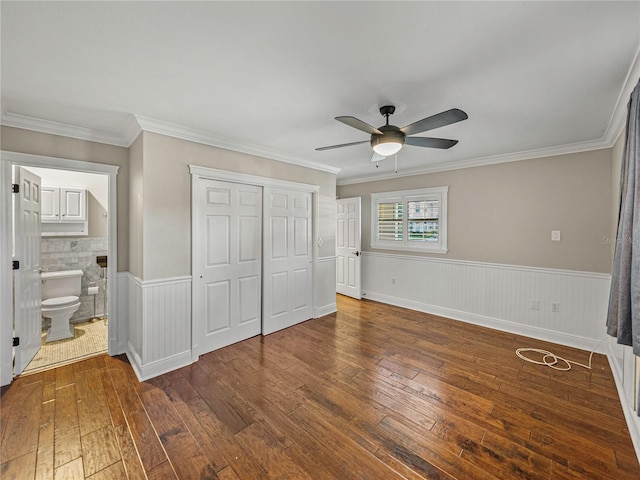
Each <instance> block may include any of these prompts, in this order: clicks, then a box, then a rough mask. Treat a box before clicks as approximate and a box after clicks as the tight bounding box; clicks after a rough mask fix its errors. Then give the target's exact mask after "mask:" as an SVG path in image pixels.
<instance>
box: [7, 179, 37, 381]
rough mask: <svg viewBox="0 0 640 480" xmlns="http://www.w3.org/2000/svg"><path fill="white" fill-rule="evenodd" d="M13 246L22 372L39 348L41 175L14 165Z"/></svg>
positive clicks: (17, 359)
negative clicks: (15, 263)
mask: <svg viewBox="0 0 640 480" xmlns="http://www.w3.org/2000/svg"><path fill="white" fill-rule="evenodd" d="M14 178H15V184H17V185H18V189H19V191H18V192H17V193H15V194H14V213H13V248H14V255H13V259H14V261H17V262H19V268H18V269H16V270H15V271H14V290H13V298H14V317H13V330H14V335H15V337H17V338H18V339H19V344H18V345H17V346H16V347H15V351H14V374H15V375H18V374H20V373H22V371H23V370H24V369H25V367H26V366H27V365H28V364H29V362H30V361H31V359H32V358H33V357H34V355H35V354H36V353H37V352H38V350H39V349H40V339H41V335H42V317H41V313H40V196H41V190H40V177H38V176H37V175H35V174H33V173H31V172H29V171H28V170H25V169H24V168H21V167H15V175H14Z"/></svg>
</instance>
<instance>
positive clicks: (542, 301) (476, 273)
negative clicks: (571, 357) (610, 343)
mask: <svg viewBox="0 0 640 480" xmlns="http://www.w3.org/2000/svg"><path fill="white" fill-rule="evenodd" d="M362 255H363V258H362V290H363V292H364V293H363V297H364V298H369V299H372V300H378V301H381V302H385V303H389V304H393V305H398V306H403V307H407V308H411V309H414V310H419V311H423V312H428V313H433V314H436V315H442V316H446V317H449V318H454V319H457V320H462V321H466V322H470V323H475V324H478V325H483V326H486V327H490V328H496V329H499V330H503V331H508V332H512V333H517V334H520V335H526V336H530V337H534V338H539V339H542V340H547V341H552V342H557V343H561V344H565V345H570V346H573V347H577V348H582V349H585V350H591V349H593V348H594V347H595V346H596V344H597V343H598V341H600V340H601V339H602V338H604V337H605V335H606V328H605V320H606V312H607V304H608V300H609V283H610V275H608V274H601V273H590V272H576V271H569V270H554V269H543V268H533V267H520V266H511V265H499V264H489V263H479V262H465V261H458V260H445V259H440V258H433V257H418V256H412V255H395V254H385V253H374V252H363V253H362ZM532 300H533V301H535V300H537V301H538V302H539V309H538V310H533V309H531V302H532ZM552 303H558V304H559V311H558V312H552V309H551V308H552ZM523 346H526V345H523ZM605 350H606V348H605V347H604V345H603V346H602V348H600V349H599V351H603V352H604V351H605Z"/></svg>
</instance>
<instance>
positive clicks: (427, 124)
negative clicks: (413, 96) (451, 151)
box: [400, 108, 469, 135]
mask: <svg viewBox="0 0 640 480" xmlns="http://www.w3.org/2000/svg"><path fill="white" fill-rule="evenodd" d="M467 118H469V116H468V115H467V114H466V113H465V112H463V111H462V110H459V109H457V108H452V109H451V110H447V111H446V112H440V113H437V114H435V115H432V116H431V117H427V118H423V119H422V120H418V121H417V122H414V123H412V124H410V125H407V126H406V127H402V128H401V129H400V131H401V132H402V133H404V134H405V135H415V134H416V133H421V132H426V131H427V130H433V129H434V128H438V127H444V126H445V125H451V124H452V123H456V122H461V121H462V120H466V119H467Z"/></svg>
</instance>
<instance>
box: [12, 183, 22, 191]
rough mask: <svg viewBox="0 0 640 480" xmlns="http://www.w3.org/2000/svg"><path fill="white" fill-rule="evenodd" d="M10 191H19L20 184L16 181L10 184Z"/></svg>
mask: <svg viewBox="0 0 640 480" xmlns="http://www.w3.org/2000/svg"><path fill="white" fill-rule="evenodd" d="M11 193H20V185H18V184H17V183H13V184H11Z"/></svg>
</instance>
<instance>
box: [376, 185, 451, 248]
mask: <svg viewBox="0 0 640 480" xmlns="http://www.w3.org/2000/svg"><path fill="white" fill-rule="evenodd" d="M448 193H449V187H448V186H445V187H429V188H420V189H416V190H399V191H395V192H380V193H372V194H371V248H375V249H381V250H399V251H408V252H425V253H439V254H445V253H447V252H448V249H447V197H448ZM423 200H424V201H434V200H436V201H438V202H439V207H438V208H439V212H438V241H437V242H431V241H420V240H409V209H408V203H409V202H415V201H423ZM381 203H402V211H403V218H402V239H401V240H378V205H379V204H381Z"/></svg>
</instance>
